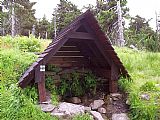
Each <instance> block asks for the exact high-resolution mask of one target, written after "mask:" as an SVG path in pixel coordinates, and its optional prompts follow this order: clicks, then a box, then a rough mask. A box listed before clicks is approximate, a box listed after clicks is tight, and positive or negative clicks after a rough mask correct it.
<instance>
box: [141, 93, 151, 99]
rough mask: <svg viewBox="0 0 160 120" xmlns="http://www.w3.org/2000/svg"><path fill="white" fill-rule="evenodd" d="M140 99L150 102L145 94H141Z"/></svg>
mask: <svg viewBox="0 0 160 120" xmlns="http://www.w3.org/2000/svg"><path fill="white" fill-rule="evenodd" d="M140 97H141V99H143V100H150V96H149V95H148V94H146V93H145V94H141V95H140Z"/></svg>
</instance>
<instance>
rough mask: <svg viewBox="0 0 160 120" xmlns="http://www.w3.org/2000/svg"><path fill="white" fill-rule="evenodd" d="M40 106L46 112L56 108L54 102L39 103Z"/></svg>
mask: <svg viewBox="0 0 160 120" xmlns="http://www.w3.org/2000/svg"><path fill="white" fill-rule="evenodd" d="M39 105H40V108H41V110H42V111H44V112H51V111H53V110H54V108H55V106H54V105H52V104H39Z"/></svg>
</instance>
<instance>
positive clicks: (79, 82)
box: [58, 72, 96, 96]
mask: <svg viewBox="0 0 160 120" xmlns="http://www.w3.org/2000/svg"><path fill="white" fill-rule="evenodd" d="M67 78H68V77H66V75H65V76H64V77H63V78H62V79H61V84H60V86H59V87H58V91H59V93H60V94H61V95H63V96H66V95H67V94H69V96H82V95H84V93H87V92H90V90H91V89H92V91H94V92H93V93H95V89H96V79H95V76H94V75H93V74H91V73H87V74H80V73H77V72H73V73H71V79H67ZM92 91H91V92H92Z"/></svg>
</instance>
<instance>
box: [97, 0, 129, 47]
mask: <svg viewBox="0 0 160 120" xmlns="http://www.w3.org/2000/svg"><path fill="white" fill-rule="evenodd" d="M120 2H121V8H122V16H123V17H125V18H127V17H128V11H129V9H128V8H127V7H126V4H127V0H120ZM95 11H96V17H97V20H98V22H99V24H100V26H101V28H102V30H103V31H104V32H105V33H106V34H107V35H108V36H109V38H110V40H111V42H112V44H113V45H116V44H117V43H116V39H117V31H118V30H117V28H118V25H117V21H118V16H117V12H116V11H117V1H116V0H107V1H104V0H97V5H96V9H95Z"/></svg>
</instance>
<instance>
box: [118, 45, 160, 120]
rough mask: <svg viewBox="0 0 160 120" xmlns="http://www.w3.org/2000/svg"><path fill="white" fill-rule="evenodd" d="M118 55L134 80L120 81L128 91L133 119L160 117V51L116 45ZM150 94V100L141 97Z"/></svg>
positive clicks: (148, 119) (143, 119)
mask: <svg viewBox="0 0 160 120" xmlns="http://www.w3.org/2000/svg"><path fill="white" fill-rule="evenodd" d="M115 50H116V52H117V53H118V56H119V57H120V59H121V61H122V62H123V64H124V66H125V67H126V68H127V70H128V72H129V74H130V75H131V78H132V81H133V82H128V81H127V80H125V79H121V80H120V81H119V83H120V86H121V88H123V90H124V91H126V92H127V93H128V99H129V102H130V109H131V114H130V116H131V119H133V120H158V119H160V118H159V116H160V102H159V101H160V87H156V86H155V85H156V84H160V69H159V67H158V66H159V65H160V53H152V52H145V51H134V50H131V49H129V48H125V47H124V48H117V47H115ZM142 94H147V95H149V97H150V99H149V100H144V99H142V98H141V95H142Z"/></svg>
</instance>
